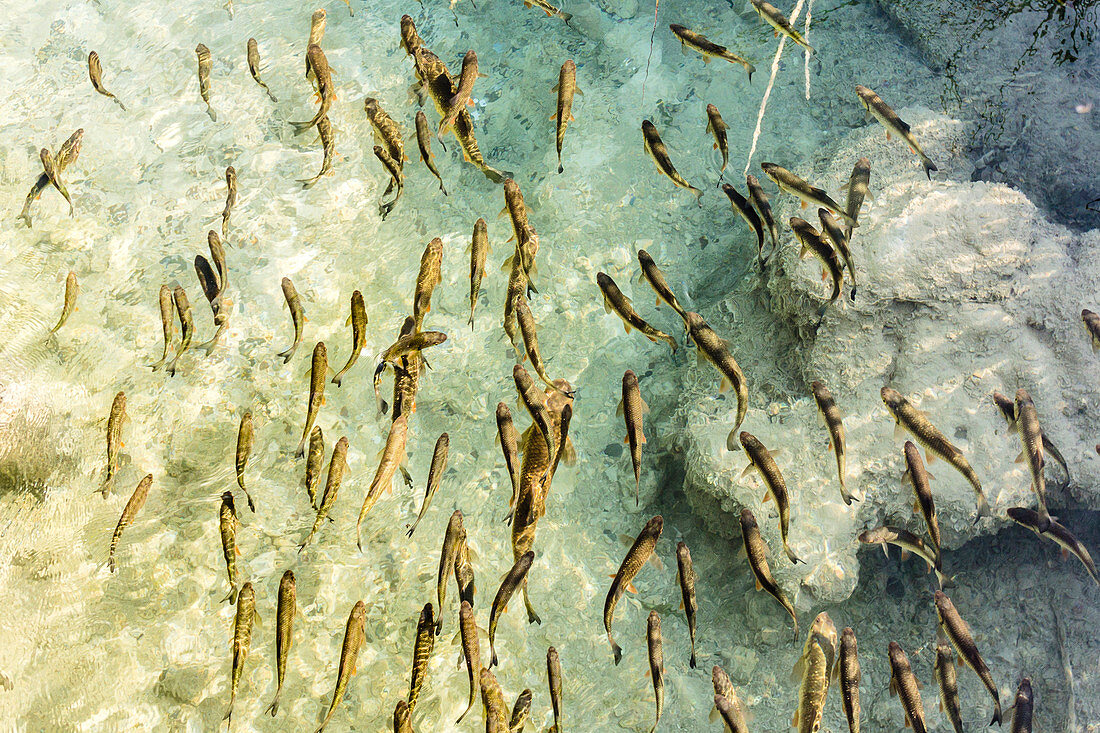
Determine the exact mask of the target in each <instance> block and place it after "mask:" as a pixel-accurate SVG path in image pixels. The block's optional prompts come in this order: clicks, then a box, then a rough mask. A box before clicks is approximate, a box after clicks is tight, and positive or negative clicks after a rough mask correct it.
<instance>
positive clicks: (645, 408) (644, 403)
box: [641, 400, 649, 415]
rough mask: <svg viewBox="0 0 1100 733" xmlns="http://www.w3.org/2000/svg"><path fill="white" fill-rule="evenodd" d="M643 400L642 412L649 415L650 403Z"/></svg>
mask: <svg viewBox="0 0 1100 733" xmlns="http://www.w3.org/2000/svg"><path fill="white" fill-rule="evenodd" d="M641 402H642V414H643V415H648V414H649V405H648V404H646V401H645V400H642V401H641Z"/></svg>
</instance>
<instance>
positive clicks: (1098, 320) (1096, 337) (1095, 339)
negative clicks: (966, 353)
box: [27, 155, 1100, 353]
mask: <svg viewBox="0 0 1100 733" xmlns="http://www.w3.org/2000/svg"><path fill="white" fill-rule="evenodd" d="M59 157H60V155H59ZM28 221H29V220H28ZM27 226H30V224H29V223H28V224H27ZM1081 321H1082V322H1083V323H1084V324H1085V330H1086V331H1087V332H1088V334H1089V342H1090V343H1091V344H1092V350H1093V352H1094V353H1095V352H1096V351H1100V315H1097V314H1095V313H1093V312H1092V311H1090V310H1089V309H1088V308H1085V309H1084V310H1082V311H1081Z"/></svg>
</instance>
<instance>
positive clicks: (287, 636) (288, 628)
mask: <svg viewBox="0 0 1100 733" xmlns="http://www.w3.org/2000/svg"><path fill="white" fill-rule="evenodd" d="M297 597H298V591H297V585H296V584H295V580H294V571H293V570H287V571H286V572H284V573H283V578H282V580H280V581H279V605H278V610H277V611H276V614H275V615H276V620H275V676H276V679H277V681H278V682H277V686H276V688H275V699H273V700H272V701H271V704H270V705H268V706H267V710H266V711H265V712H268V713H271V717H273V718H274V717H275V715H276V714H277V713H278V712H279V696H280V695H282V693H283V681H284V680H285V679H286V658H287V655H288V654H290V643H291V641H292V640H293V639H294V614H295V613H296V612H297V610H298V606H297Z"/></svg>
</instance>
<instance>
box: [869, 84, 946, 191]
mask: <svg viewBox="0 0 1100 733" xmlns="http://www.w3.org/2000/svg"><path fill="white" fill-rule="evenodd" d="M856 94H857V95H858V96H859V101H860V102H861V103H862V104H863V107H864V109H866V110H867V112H868V113H869V114H870V115H871V116H872V117H874V118H875V119H876V120H878V121H879V122H880V123H881V124H882V126H883V127H885V128H886V139H887V140H889V139H890V133H893V134H895V135H897V136H898V137H900V138H901V139H902V140H904V141H905V142H906V143H907V144H908V145H909V149H910V150H912V151H913V154H914V155H919V156H920V162H921V164H922V165H923V166H924V172H925V173H926V174H927V175H928V179H929V180H931V179H932V171H935V170H939V168H937V167H936V164H935V163H933V162H932V161H931V159H930V158H929V157H928V156H927V155H925V154H924V151H923V150H921V149H920V145H918V144H917V139H916V138H915V137H913V132H912V130H911V129H910V128H909V125H907V124H906V123H905V121H904V120H902V119H901V118H900V117H898V113H897V112H895V111H894V110H893V109H892V108H891V107H890V105H888V104H886V102H883V101H882V98H881V97H880V96H879V95H877V94H875V93H874V92H873V91H871V90H870V89H868V88H867V87H865V86H861V85H859V84H856Z"/></svg>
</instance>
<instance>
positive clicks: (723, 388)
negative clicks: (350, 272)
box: [718, 377, 730, 394]
mask: <svg viewBox="0 0 1100 733" xmlns="http://www.w3.org/2000/svg"><path fill="white" fill-rule="evenodd" d="M729 389H730V380H728V379H726V378H725V377H723V378H722V382H721V384H719V385H718V393H719V394H721V393H723V392H728V391H729Z"/></svg>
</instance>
